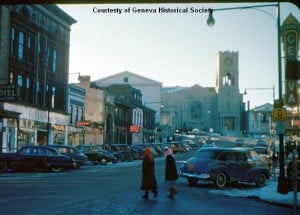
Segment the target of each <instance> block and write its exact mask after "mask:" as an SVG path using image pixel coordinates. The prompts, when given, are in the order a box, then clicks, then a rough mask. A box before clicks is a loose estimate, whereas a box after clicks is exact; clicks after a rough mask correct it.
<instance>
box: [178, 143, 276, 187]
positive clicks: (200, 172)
mask: <svg viewBox="0 0 300 215" xmlns="http://www.w3.org/2000/svg"><path fill="white" fill-rule="evenodd" d="M179 175H180V176H181V177H185V178H187V181H188V182H189V184H190V185H192V186H193V185H196V184H197V183H198V181H199V180H204V181H211V182H214V183H215V185H216V186H217V187H218V188H223V187H225V186H226V185H227V183H229V182H255V183H256V185H257V186H259V187H261V186H264V185H265V183H266V179H267V178H269V177H270V172H269V168H268V166H267V165H266V164H264V163H262V162H260V161H257V160H255V159H252V157H250V154H249V153H247V152H246V151H245V150H241V149H239V148H222V147H207V148H201V149H199V150H198V151H197V152H196V153H195V154H194V155H193V157H191V158H190V159H188V160H187V162H186V163H185V164H184V166H183V167H181V168H180V171H179Z"/></svg>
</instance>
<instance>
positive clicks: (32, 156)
mask: <svg viewBox="0 0 300 215" xmlns="http://www.w3.org/2000/svg"><path fill="white" fill-rule="evenodd" d="M36 160H37V148H35V147H26V148H24V149H22V150H20V158H19V161H18V166H19V168H21V169H32V170H33V169H35V167H36Z"/></svg>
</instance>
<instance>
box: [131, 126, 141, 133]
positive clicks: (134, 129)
mask: <svg viewBox="0 0 300 215" xmlns="http://www.w3.org/2000/svg"><path fill="white" fill-rule="evenodd" d="M129 132H130V133H139V132H140V127H139V126H138V125H131V126H130V127H129Z"/></svg>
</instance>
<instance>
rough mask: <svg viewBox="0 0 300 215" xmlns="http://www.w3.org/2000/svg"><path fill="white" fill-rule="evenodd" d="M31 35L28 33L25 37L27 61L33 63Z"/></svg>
mask: <svg viewBox="0 0 300 215" xmlns="http://www.w3.org/2000/svg"><path fill="white" fill-rule="evenodd" d="M33 49H34V48H33V36H32V35H29V36H28V37H27V61H28V62H29V63H33V58H34V51H33Z"/></svg>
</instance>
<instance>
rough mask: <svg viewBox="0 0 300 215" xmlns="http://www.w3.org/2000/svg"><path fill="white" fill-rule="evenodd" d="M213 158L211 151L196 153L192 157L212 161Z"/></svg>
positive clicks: (213, 154)
mask: <svg viewBox="0 0 300 215" xmlns="http://www.w3.org/2000/svg"><path fill="white" fill-rule="evenodd" d="M214 156H215V153H214V152H213V151H201V150H200V151H198V152H196V153H195V154H194V157H196V158H200V159H213V158H214Z"/></svg>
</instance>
